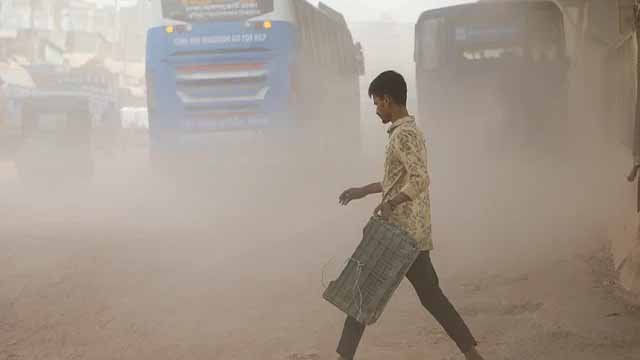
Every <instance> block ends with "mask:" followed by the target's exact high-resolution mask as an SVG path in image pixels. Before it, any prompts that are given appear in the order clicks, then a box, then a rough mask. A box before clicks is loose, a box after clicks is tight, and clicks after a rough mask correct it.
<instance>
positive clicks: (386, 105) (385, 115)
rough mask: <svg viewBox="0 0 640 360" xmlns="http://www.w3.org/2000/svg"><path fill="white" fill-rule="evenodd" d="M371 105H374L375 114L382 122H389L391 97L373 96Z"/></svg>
mask: <svg viewBox="0 0 640 360" xmlns="http://www.w3.org/2000/svg"><path fill="white" fill-rule="evenodd" d="M373 105H375V106H376V114H378V116H379V117H380V119H381V120H382V123H383V124H388V123H390V122H391V119H392V114H391V99H390V98H389V96H387V95H384V96H376V95H374V96H373Z"/></svg>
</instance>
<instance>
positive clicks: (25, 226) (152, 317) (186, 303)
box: [0, 153, 640, 360]
mask: <svg viewBox="0 0 640 360" xmlns="http://www.w3.org/2000/svg"><path fill="white" fill-rule="evenodd" d="M134 155H135V156H131V155H130V154H129V155H127V157H128V160H127V161H125V162H121V161H119V159H118V157H119V156H120V157H122V156H124V155H123V154H119V155H116V159H111V160H109V161H105V162H103V164H102V165H101V166H102V168H100V171H101V172H102V174H111V175H110V176H104V177H99V179H101V180H99V181H98V184H96V185H95V186H94V187H93V188H90V189H86V190H83V191H81V192H77V193H75V194H73V196H71V195H70V194H46V195H43V194H32V193H27V192H25V190H24V189H22V188H21V187H20V185H19V184H18V183H17V180H16V179H15V177H14V175H13V174H12V170H11V168H10V166H3V168H2V176H0V181H1V182H2V186H1V188H0V202H1V203H2V206H1V207H0V359H1V360H32V359H34V360H35V359H47V360H49V359H90V360H100V359H131V360H134V359H135V360H140V359H154V360H162V359H167V360H168V359H224V360H226V359H242V360H253V359H296V358H301V355H303V354H307V355H308V356H307V358H310V359H316V358H317V359H325V358H326V359H333V358H335V356H334V354H333V351H334V348H335V345H336V341H337V337H338V335H339V331H340V327H341V324H342V321H343V316H342V315H341V314H340V313H339V312H338V311H337V310H335V309H334V308H332V307H331V306H330V305H329V304H328V303H326V302H324V301H323V300H322V299H321V293H322V290H323V287H322V282H323V277H324V278H325V279H324V281H326V280H329V279H331V278H332V277H335V276H336V275H337V272H338V271H339V269H340V265H341V262H342V261H343V259H344V258H345V257H346V256H348V255H349V254H350V252H351V251H352V250H353V248H354V247H355V245H356V244H357V242H358V241H359V234H360V231H361V227H362V225H364V223H365V221H366V220H367V218H368V216H369V214H370V211H371V210H372V209H373V207H374V206H375V205H376V199H366V200H363V201H361V202H360V203H357V204H355V205H353V206H349V207H346V208H344V207H339V206H338V204H337V195H338V193H339V191H340V190H342V187H343V186H350V185H357V184H359V183H363V182H366V181H368V180H371V177H370V176H369V174H358V175H353V176H352V177H350V179H351V180H349V181H347V180H346V176H345V178H340V177H339V176H327V177H326V178H324V179H316V180H317V181H315V182H314V181H313V179H310V180H309V181H308V182H306V183H304V184H302V186H295V185H292V184H291V181H290V180H287V177H286V176H285V177H280V176H274V177H265V178H261V179H260V181H246V178H245V182H243V184H245V186H246V187H244V189H245V191H244V192H243V193H242V194H238V193H237V191H234V190H233V189H234V188H232V187H229V184H227V183H221V184H216V186H212V189H211V192H210V193H209V194H208V195H207V196H202V197H201V198H200V199H199V200H190V201H188V202H182V201H179V200H178V199H177V195H175V194H173V193H171V192H169V193H167V192H160V191H152V190H149V183H148V179H147V178H146V177H145V175H144V174H145V171H144V160H143V156H140V154H138V153H136V154H134ZM531 166H532V165H531V163H529V164H527V167H529V170H530V167H531ZM541 166H542V165H541ZM545 166H547V165H545ZM373 173H375V172H373V170H372V172H371V174H373ZM114 174H117V176H116V175H114ZM105 179H108V180H105ZM545 181H548V182H549V183H555V184H562V181H561V180H559V179H546V180H541V179H535V181H534V180H531V182H530V183H529V188H528V191H526V192H522V191H515V190H513V191H512V190H510V189H509V188H508V187H505V186H504V184H503V186H501V189H502V191H503V192H506V193H508V194H509V195H507V196H505V198H507V199H509V201H501V200H496V199H495V197H492V196H491V195H490V193H491V192H490V191H489V190H490V188H489V187H488V185H487V184H485V185H487V186H484V187H483V186H482V185H478V184H479V182H476V184H475V186H478V189H484V190H485V191H484V192H483V191H474V192H473V193H476V194H477V196H476V198H475V200H477V202H476V204H483V205H477V206H476V207H474V206H473V205H469V204H474V202H473V201H470V202H468V203H465V204H462V203H459V202H458V201H460V198H462V197H463V196H461V197H460V198H456V197H455V196H453V195H452V194H455V191H453V190H452V189H448V190H447V189H446V186H443V184H442V183H440V185H439V184H438V182H437V180H434V182H433V184H432V192H433V198H434V223H435V224H434V226H435V230H434V232H435V235H436V239H435V241H436V247H437V250H436V252H435V253H434V254H433V257H434V262H435V265H436V267H437V269H438V271H439V273H440V277H441V281H442V284H443V288H444V289H445V292H446V293H447V294H448V296H449V297H450V299H451V300H452V301H453V302H454V304H456V306H457V307H458V308H459V310H460V312H461V313H462V315H463V317H464V318H466V320H467V322H468V323H469V325H470V327H471V328H472V330H473V331H474V333H475V335H476V337H477V338H478V340H479V341H480V343H481V348H482V350H483V352H484V353H485V354H486V358H487V359H504V360H506V359H509V360H511V359H532V360H533V359H544V360H574V359H575V360H578V359H580V360H591V359H593V360H596V359H598V360H602V359H606V360H634V359H640V315H639V314H638V312H637V311H634V310H633V309H631V308H628V307H627V306H625V305H624V304H623V303H622V302H620V301H619V300H618V299H617V298H616V297H615V296H614V294H613V288H612V286H611V285H610V283H609V281H608V279H609V275H610V274H609V271H610V269H609V265H608V260H607V257H606V244H605V243H604V241H603V237H602V234H601V233H599V231H598V229H597V228H596V227H593V226H585V224H588V223H590V218H589V216H587V215H585V214H588V213H590V212H589V207H588V206H586V202H585V203H582V204H578V203H577V201H578V199H579V198H580V197H579V196H577V195H575V194H572V193H567V192H566V191H565V190H566V187H563V186H560V185H558V186H556V187H553V186H552V187H548V186H547V187H544V183H545ZM535 183H537V184H538V185H537V187H536V186H533V184H535ZM579 185H580V184H578V185H576V186H578V187H579ZM495 186H497V185H495ZM543 188H544V189H546V190H545V191H542V190H541V189H543ZM574 188H575V187H574ZM549 189H551V190H549ZM550 199H553V201H554V202H553V204H572V205H571V206H564V207H563V206H556V205H554V206H543V204H544V203H545V202H546V203H547V204H549V201H550ZM467 205H469V206H467ZM523 205H524V206H523ZM549 208H555V210H554V211H549ZM578 208H580V209H583V211H582V212H580V211H573V210H571V209H578ZM460 209H466V211H460ZM456 213H457V214H459V216H454V214H456ZM474 214H476V215H478V214H482V216H475V217H474V216H473V215H474ZM497 217H502V220H501V221H502V223H503V224H506V223H509V224H511V225H509V226H500V224H501V221H497V222H496V218H497ZM491 224H493V225H491ZM496 224H498V225H496ZM323 274H324V276H323ZM412 291H413V290H412V289H411V288H410V286H409V285H408V283H406V282H405V283H403V285H402V286H401V288H400V289H399V290H398V292H397V294H396V296H395V297H394V298H393V300H392V302H391V304H390V305H389V307H388V308H387V310H386V312H385V314H384V315H383V317H382V319H381V320H380V322H379V323H378V324H376V325H375V326H373V327H372V328H370V329H369V330H368V332H367V333H366V334H365V338H364V341H363V346H362V348H361V351H360V352H359V358H361V359H416V360H417V359H434V360H436V359H438V360H439V359H460V358H461V357H460V356H458V354H457V353H456V350H455V348H454V345H453V343H452V342H451V341H449V340H448V338H447V337H446V335H445V334H444V332H443V331H442V330H441V329H440V328H439V326H438V325H437V324H436V323H435V321H434V320H433V319H432V318H431V317H430V316H429V315H428V314H426V313H425V311H424V310H423V309H422V308H421V307H420V305H419V302H418V300H417V298H416V297H415V296H414V294H413V292H412Z"/></svg>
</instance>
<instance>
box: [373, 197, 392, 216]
mask: <svg viewBox="0 0 640 360" xmlns="http://www.w3.org/2000/svg"><path fill="white" fill-rule="evenodd" d="M392 212H393V207H392V206H391V204H390V203H389V202H388V201H385V202H383V203H382V204H380V205H378V207H376V209H375V210H373V215H376V216H380V217H381V218H382V220H389V217H390V216H391V213H392Z"/></svg>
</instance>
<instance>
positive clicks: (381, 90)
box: [369, 71, 407, 124]
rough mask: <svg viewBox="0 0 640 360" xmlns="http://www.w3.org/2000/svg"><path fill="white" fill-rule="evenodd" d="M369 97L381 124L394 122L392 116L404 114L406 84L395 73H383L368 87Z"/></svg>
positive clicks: (400, 76)
mask: <svg viewBox="0 0 640 360" xmlns="http://www.w3.org/2000/svg"><path fill="white" fill-rule="evenodd" d="M369 97H370V98H372V99H373V104H374V105H375V106H376V114H378V116H379V117H380V119H382V123H383V124H388V123H390V122H392V121H393V120H394V115H395V114H399V113H406V107H407V83H406V82H405V81H404V78H403V77H402V75H400V74H398V73H397V72H395V71H385V72H383V73H382V74H380V75H378V77H376V78H375V79H373V81H372V82H371V85H369Z"/></svg>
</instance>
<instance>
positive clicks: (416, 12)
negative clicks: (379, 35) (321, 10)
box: [310, 0, 474, 23]
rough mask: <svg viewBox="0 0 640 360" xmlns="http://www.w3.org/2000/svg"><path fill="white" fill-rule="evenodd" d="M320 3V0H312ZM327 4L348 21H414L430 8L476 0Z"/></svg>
mask: <svg viewBox="0 0 640 360" xmlns="http://www.w3.org/2000/svg"><path fill="white" fill-rule="evenodd" d="M310 1H311V2H313V3H318V0H310ZM323 2H324V3H326V4H327V5H329V6H331V7H334V8H335V9H336V10H338V11H340V12H342V13H343V14H344V15H345V16H346V17H347V21H370V20H380V19H381V18H382V17H387V16H388V17H390V18H391V19H393V20H396V21H401V22H409V23H414V22H416V21H417V20H418V16H420V14H421V13H422V12H423V11H425V10H428V9H433V8H437V7H442V6H448V5H454V4H460V3H465V2H474V1H473V0H323Z"/></svg>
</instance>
